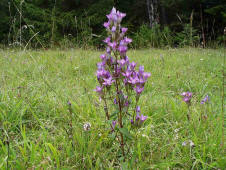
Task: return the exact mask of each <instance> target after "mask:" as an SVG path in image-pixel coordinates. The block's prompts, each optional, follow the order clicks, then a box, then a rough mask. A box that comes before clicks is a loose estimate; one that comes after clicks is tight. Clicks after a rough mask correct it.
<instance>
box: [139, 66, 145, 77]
mask: <svg viewBox="0 0 226 170" xmlns="http://www.w3.org/2000/svg"><path fill="white" fill-rule="evenodd" d="M143 73H144V66H140V67H139V74H141V75H142V74H143Z"/></svg>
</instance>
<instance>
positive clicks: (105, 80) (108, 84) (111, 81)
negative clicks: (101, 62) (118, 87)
mask: <svg viewBox="0 0 226 170" xmlns="http://www.w3.org/2000/svg"><path fill="white" fill-rule="evenodd" d="M114 82H115V80H113V79H112V77H111V76H110V77H108V78H107V79H105V78H104V82H103V85H105V86H111V84H112V83H114Z"/></svg>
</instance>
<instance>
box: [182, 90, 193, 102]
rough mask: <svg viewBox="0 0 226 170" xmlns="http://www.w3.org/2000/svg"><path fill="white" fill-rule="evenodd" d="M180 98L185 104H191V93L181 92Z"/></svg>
mask: <svg viewBox="0 0 226 170" xmlns="http://www.w3.org/2000/svg"><path fill="white" fill-rule="evenodd" d="M181 96H183V97H184V98H183V101H184V102H186V103H187V104H190V102H191V98H192V93H191V92H183V93H182V94H181Z"/></svg>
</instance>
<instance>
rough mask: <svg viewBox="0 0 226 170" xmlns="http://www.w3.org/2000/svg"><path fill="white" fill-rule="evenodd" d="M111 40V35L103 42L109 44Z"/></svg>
mask: <svg viewBox="0 0 226 170" xmlns="http://www.w3.org/2000/svg"><path fill="white" fill-rule="evenodd" d="M110 41H111V37H107V38H106V39H105V40H103V42H105V43H106V44H108V43H109V42H110Z"/></svg>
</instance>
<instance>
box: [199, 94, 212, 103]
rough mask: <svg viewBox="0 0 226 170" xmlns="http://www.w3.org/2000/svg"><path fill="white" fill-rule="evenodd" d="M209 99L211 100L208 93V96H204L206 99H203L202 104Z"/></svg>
mask: <svg viewBox="0 0 226 170" xmlns="http://www.w3.org/2000/svg"><path fill="white" fill-rule="evenodd" d="M209 101H210V98H209V96H208V95H206V96H205V97H204V99H202V101H201V104H204V103H206V102H209Z"/></svg>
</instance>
